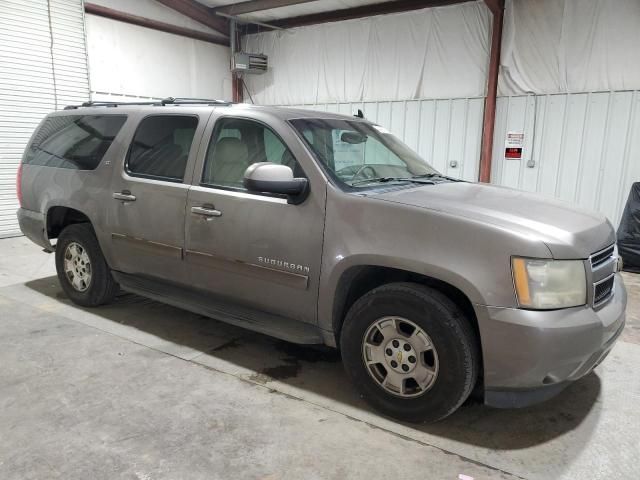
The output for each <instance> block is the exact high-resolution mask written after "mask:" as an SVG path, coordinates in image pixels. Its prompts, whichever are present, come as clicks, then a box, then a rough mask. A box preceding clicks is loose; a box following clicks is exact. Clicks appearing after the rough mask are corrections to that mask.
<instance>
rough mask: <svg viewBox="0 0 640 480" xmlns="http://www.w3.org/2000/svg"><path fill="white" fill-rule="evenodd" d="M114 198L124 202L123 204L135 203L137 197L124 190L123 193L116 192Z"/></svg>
mask: <svg viewBox="0 0 640 480" xmlns="http://www.w3.org/2000/svg"><path fill="white" fill-rule="evenodd" d="M113 198H115V199H116V200H122V201H123V202H135V201H136V196H135V195H131V192H129V191H127V190H124V191H122V192H114V193H113Z"/></svg>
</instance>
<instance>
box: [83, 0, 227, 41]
mask: <svg viewBox="0 0 640 480" xmlns="http://www.w3.org/2000/svg"><path fill="white" fill-rule="evenodd" d="M84 11H85V12H86V13H89V14H91V15H97V16H99V17H105V18H110V19H111V20H117V21H119V22H124V23H130V24H132V25H138V26H140V27H145V28H150V29H152V30H159V31H161V32H166V33H173V34H175V35H180V36H182V37H188V38H195V39H196V40H202V41H203V42H209V43H215V44H216V45H225V46H228V45H229V40H228V39H225V38H222V37H219V36H217V35H213V34H211V33H207V32H201V31H200V30H193V29H191V28H185V27H179V26H178V25H173V24H171V23H165V22H159V21H158V20H152V19H150V18H147V17H140V16H138V15H132V14H130V13H126V12H121V11H119V10H114V9H112V8H107V7H103V6H102V5H96V4H94V3H86V2H85V4H84Z"/></svg>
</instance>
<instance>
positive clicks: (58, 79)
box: [0, 0, 89, 238]
mask: <svg viewBox="0 0 640 480" xmlns="http://www.w3.org/2000/svg"><path fill="white" fill-rule="evenodd" d="M83 15H84V12H83V6H82V1H81V0H50V1H47V0H30V1H28V2H25V1H22V0H2V1H0V238H2V237H6V236H11V235H18V234H20V230H19V228H18V224H17V220H16V216H15V211H16V209H17V208H18V201H17V199H16V196H15V181H16V180H15V178H16V171H17V168H18V164H19V163H20V160H21V158H22V152H23V150H24V147H25V146H26V143H27V141H28V140H29V137H30V136H31V134H32V133H33V130H34V129H35V127H36V126H37V125H38V123H39V122H40V120H41V119H42V118H43V117H44V116H45V115H46V114H47V113H49V112H51V111H52V110H54V109H56V108H62V107H64V106H65V105H67V104H70V103H78V102H83V101H86V100H87V99H88V98H89V83H88V82H89V81H88V71H87V61H86V53H85V39H84V19H83V18H84V17H83Z"/></svg>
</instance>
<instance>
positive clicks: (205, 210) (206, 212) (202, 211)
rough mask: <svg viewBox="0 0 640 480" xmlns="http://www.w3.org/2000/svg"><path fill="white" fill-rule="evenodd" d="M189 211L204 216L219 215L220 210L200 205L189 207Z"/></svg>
mask: <svg viewBox="0 0 640 480" xmlns="http://www.w3.org/2000/svg"><path fill="white" fill-rule="evenodd" d="M191 213H195V214H196V215H202V216H204V217H221V216H222V212H221V211H220V210H216V209H215V208H213V207H208V206H202V207H191Z"/></svg>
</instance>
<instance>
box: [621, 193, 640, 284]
mask: <svg viewBox="0 0 640 480" xmlns="http://www.w3.org/2000/svg"><path fill="white" fill-rule="evenodd" d="M618 251H619V253H620V256H621V257H622V262H623V269H624V270H627V271H630V272H640V182H636V183H634V184H633V185H632V186H631V192H630V193H629V198H628V199H627V205H626V206H625V207H624V212H622V220H620V226H619V227H618Z"/></svg>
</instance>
